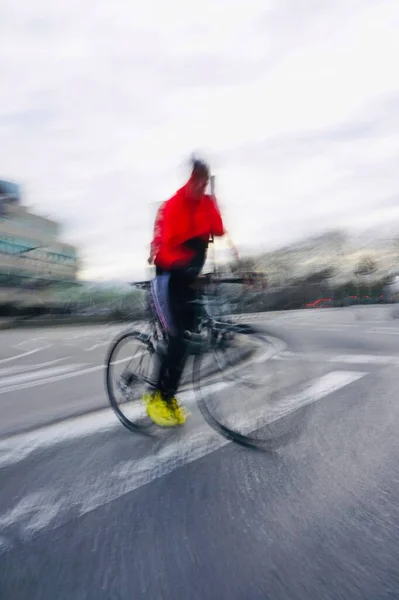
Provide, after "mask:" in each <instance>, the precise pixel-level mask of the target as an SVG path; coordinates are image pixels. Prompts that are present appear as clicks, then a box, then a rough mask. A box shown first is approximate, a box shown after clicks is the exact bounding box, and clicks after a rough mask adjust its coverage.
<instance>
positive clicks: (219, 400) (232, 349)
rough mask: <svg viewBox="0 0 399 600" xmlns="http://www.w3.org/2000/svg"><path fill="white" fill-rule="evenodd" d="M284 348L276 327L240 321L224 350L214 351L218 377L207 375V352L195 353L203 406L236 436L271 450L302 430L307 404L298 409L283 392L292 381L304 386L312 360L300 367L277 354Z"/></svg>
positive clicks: (223, 430) (210, 419) (224, 431)
mask: <svg viewBox="0 0 399 600" xmlns="http://www.w3.org/2000/svg"><path fill="white" fill-rule="evenodd" d="M284 348H285V342H284V340H283V339H282V338H281V337H277V336H276V334H275V333H273V334H272V335H269V334H267V333H266V332H265V331H263V332H262V331H256V330H255V329H254V328H252V327H250V326H240V328H237V332H236V333H235V334H234V340H231V343H229V344H227V345H226V348H225V350H223V347H222V348H221V349H220V348H219V349H217V350H216V352H215V353H214V357H215V359H216V360H215V363H216V364H217V365H218V367H219V377H218V378H216V377H213V378H209V377H205V374H206V368H205V364H204V363H205V360H206V354H205V355H201V356H196V357H195V359H194V370H193V379H194V386H195V390H196V393H197V402H198V407H199V409H200V411H201V413H202V415H203V417H204V418H205V420H206V421H207V423H208V424H209V425H210V426H211V427H212V428H213V429H215V430H216V431H217V432H218V433H220V434H221V435H223V436H224V437H225V438H227V439H229V440H232V441H234V442H237V443H240V444H243V445H245V446H252V447H257V448H264V449H269V450H270V449H275V448H277V447H278V446H280V445H284V444H286V443H287V442H289V441H291V440H292V439H293V438H294V437H295V435H296V433H297V432H298V433H299V431H300V430H301V428H302V425H303V418H304V416H305V412H306V410H307V409H306V407H305V408H304V409H303V410H299V411H293V410H292V403H291V402H290V401H289V402H288V403H286V402H285V401H284V402H283V398H284V399H285V398H286V397H287V398H288V399H289V397H290V391H291V389H292V383H293V381H295V385H296V386H299V387H300V385H301V383H306V381H307V380H308V374H307V365H305V364H302V365H301V369H300V370H299V371H298V369H297V367H296V366H295V365H294V364H291V363H289V362H287V361H285V360H281V361H280V360H275V359H278V358H279V356H280V355H281V353H282V352H283V350H284ZM238 349H239V350H238ZM240 355H241V356H240ZM235 361H236V364H235Z"/></svg>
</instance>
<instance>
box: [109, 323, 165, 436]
mask: <svg viewBox="0 0 399 600" xmlns="http://www.w3.org/2000/svg"><path fill="white" fill-rule="evenodd" d="M133 341H134V342H137V343H138V345H139V346H141V348H142V350H141V352H142V354H143V356H145V355H147V357H148V359H149V361H150V363H149V365H148V368H146V369H145V370H146V373H145V375H143V376H142V377H141V381H140V378H139V377H138V376H136V375H135V374H133V373H128V374H126V375H124V376H125V378H126V379H127V380H126V381H125V385H126V392H130V390H131V391H132V392H133V383H136V381H140V382H141V383H143V387H142V389H140V388H139V391H136V395H135V397H134V398H133V399H132V402H133V403H132V405H131V406H129V408H128V410H127V411H124V410H122V409H121V407H120V404H119V403H118V400H117V397H116V395H115V390H114V388H113V385H112V384H113V380H112V364H113V360H114V359H115V357H116V356H117V354H118V352H119V351H120V350H121V347H122V345H123V344H127V343H129V342H133ZM154 356H155V348H154V345H153V343H152V339H151V335H149V334H147V333H143V332H140V331H128V332H125V333H123V334H121V335H120V336H118V338H117V339H116V340H115V341H114V343H113V344H112V345H111V347H110V349H109V351H108V354H107V357H106V371H105V386H106V390H107V394H108V399H109V402H110V405H111V408H112V409H113V411H114V412H115V414H116V416H117V417H118V419H119V421H120V422H121V423H122V424H123V425H124V426H125V427H126V428H127V429H129V431H132V432H138V431H142V432H144V431H148V430H150V429H152V428H153V423H152V421H151V420H150V419H149V418H148V417H147V415H146V414H145V407H144V404H143V403H142V402H141V398H142V395H143V393H144V391H145V388H146V387H147V385H148V384H149V383H150V382H151V379H150V371H151V366H150V365H151V364H152V361H153V359H154ZM117 362H118V361H116V363H115V364H117ZM119 362H121V361H119ZM130 375H132V381H131V382H130V384H129V385H128V381H129V377H130ZM126 413H127V414H126ZM129 413H130V416H129Z"/></svg>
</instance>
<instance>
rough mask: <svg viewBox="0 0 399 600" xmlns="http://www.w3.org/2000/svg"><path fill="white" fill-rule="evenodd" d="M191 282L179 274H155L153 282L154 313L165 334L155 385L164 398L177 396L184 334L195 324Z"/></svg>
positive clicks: (190, 279)
mask: <svg viewBox="0 0 399 600" xmlns="http://www.w3.org/2000/svg"><path fill="white" fill-rule="evenodd" d="M193 281H194V279H193V278H192V277H188V276H187V275H186V274H185V273H183V272H181V271H162V272H161V271H158V275H157V276H156V277H155V280H154V281H153V282H152V297H153V301H154V305H155V310H156V312H157V315H158V318H159V320H160V322H161V325H162V327H163V328H164V329H165V331H166V332H167V334H168V344H167V348H166V353H165V354H164V355H163V356H162V357H161V364H160V368H159V373H158V378H157V385H156V387H157V389H159V390H160V391H161V392H162V395H163V396H164V398H166V399H168V398H172V397H173V396H174V395H175V394H176V392H177V390H178V387H179V383H180V379H181V375H182V373H183V369H184V365H185V362H186V358H187V348H186V343H185V341H184V331H185V330H189V331H191V330H192V329H193V327H194V323H195V306H194V305H192V304H189V302H190V301H191V300H194V299H195V298H196V292H195V290H194V289H193V288H192V283H193Z"/></svg>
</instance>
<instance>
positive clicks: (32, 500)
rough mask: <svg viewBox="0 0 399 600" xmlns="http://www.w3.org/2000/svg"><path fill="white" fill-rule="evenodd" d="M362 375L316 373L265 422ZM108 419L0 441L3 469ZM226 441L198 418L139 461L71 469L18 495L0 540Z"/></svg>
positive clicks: (92, 505) (3, 519)
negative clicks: (95, 470) (64, 475)
mask: <svg viewBox="0 0 399 600" xmlns="http://www.w3.org/2000/svg"><path fill="white" fill-rule="evenodd" d="M364 375H366V373H364V372H353V371H335V372H331V373H328V374H327V375H324V376H322V377H319V378H317V379H315V380H313V381H311V382H310V384H309V385H308V387H307V388H306V389H305V390H303V391H302V392H299V393H296V394H293V395H291V396H288V397H287V398H285V400H283V401H282V402H281V403H279V406H278V407H277V408H276V409H274V410H273V411H272V412H270V407H267V410H268V414H267V415H266V419H265V422H271V421H273V420H275V419H276V418H279V417H281V416H283V415H286V414H288V413H290V412H292V411H294V410H296V409H298V408H299V407H301V406H304V405H306V404H310V403H314V402H317V401H318V400H321V399H323V398H325V397H326V396H328V395H329V394H331V393H333V392H336V391H338V390H340V389H341V388H343V387H345V386H347V385H349V384H350V383H352V382H354V381H356V380H358V379H360V378H362V377H364ZM186 401H187V399H186ZM110 417H111V413H110V411H102V412H101V414H97V415H90V416H88V417H86V418H81V419H73V420H70V421H68V422H65V423H62V424H60V425H53V426H50V427H47V428H43V429H41V430H37V431H36V432H32V433H30V434H23V435H19V436H15V437H13V438H9V439H8V440H4V441H3V442H0V453H1V452H2V453H3V455H2V457H1V462H0V465H1V466H3V467H4V466H8V465H11V464H14V463H16V462H19V461H20V460H23V459H24V458H26V456H28V455H29V454H31V452H33V451H34V450H36V449H38V448H43V447H46V446H52V445H54V444H57V443H59V442H60V441H65V440H67V439H73V438H76V437H79V436H82V435H83V436H86V435H88V434H89V433H93V432H94V431H100V430H104V429H109V428H110V427H114V426H115V427H121V425H120V424H119V423H118V424H116V423H114V424H111V423H110ZM114 421H115V417H114ZM229 443H230V442H229V441H228V440H226V439H225V438H223V437H221V436H220V435H219V434H217V433H216V432H215V431H214V430H213V429H211V428H209V427H208V426H207V425H206V424H205V423H204V422H203V421H201V422H200V425H199V426H198V427H196V429H190V428H189V427H188V428H187V433H186V434H185V435H183V436H179V439H177V440H176V438H172V441H171V442H170V443H166V444H165V445H163V446H162V447H161V448H160V450H159V451H158V452H157V453H156V454H153V455H150V456H146V457H144V458H142V459H139V460H137V458H132V459H129V460H125V461H122V462H119V463H118V464H116V466H114V467H113V468H112V469H110V471H109V472H108V473H105V472H104V471H101V473H99V474H95V475H91V474H90V473H86V471H84V472H83V471H82V472H80V473H79V472H78V473H75V474H74V483H73V485H71V484H70V482H68V480H65V479H64V478H58V479H56V480H54V479H52V480H51V484H49V485H48V486H46V487H44V488H42V489H40V490H37V491H31V492H30V493H28V494H26V495H25V496H23V497H22V498H19V499H17V500H16V502H15V504H14V505H13V506H12V507H10V508H9V509H8V510H6V511H5V512H4V513H3V514H1V515H0V533H1V534H2V535H4V536H5V537H3V543H5V544H7V534H8V533H11V534H12V528H13V527H16V526H17V527H18V533H19V534H20V535H21V536H22V537H23V538H24V537H25V538H27V537H29V536H30V535H31V534H32V532H37V531H40V530H42V529H46V528H47V527H51V526H53V525H59V524H60V522H65V521H66V520H68V519H69V518H71V517H72V516H76V515H84V514H87V513H89V512H91V511H93V510H95V509H96V508H98V507H100V506H102V505H104V504H106V503H109V502H111V501H113V500H116V499H117V498H119V497H121V496H122V495H125V494H127V493H129V492H132V491H134V490H136V489H138V488H139V487H141V486H143V485H145V484H148V483H150V482H151V481H154V480H155V479H158V478H160V477H163V476H165V475H167V474H168V473H170V472H172V471H174V470H175V469H177V468H179V467H181V466H184V465H186V464H189V463H192V462H193V461H196V460H198V459H200V458H202V457H203V456H206V455H208V454H210V453H212V452H214V451H216V450H218V449H219V448H221V447H223V446H226V445H227V444H229ZM11 538H12V535H11Z"/></svg>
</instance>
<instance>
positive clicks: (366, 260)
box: [353, 256, 377, 298]
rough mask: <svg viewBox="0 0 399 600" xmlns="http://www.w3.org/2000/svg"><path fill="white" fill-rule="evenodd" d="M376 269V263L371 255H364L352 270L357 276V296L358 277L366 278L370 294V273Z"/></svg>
mask: <svg viewBox="0 0 399 600" xmlns="http://www.w3.org/2000/svg"><path fill="white" fill-rule="evenodd" d="M376 271H377V263H376V262H375V260H374V259H373V258H371V256H364V257H363V258H362V259H361V260H360V261H359V263H358V264H357V265H356V267H355V268H354V270H353V273H354V275H356V277H357V295H358V298H359V279H360V277H367V278H368V288H369V290H368V291H369V296H370V295H371V286H370V275H372V274H373V273H375V272H376Z"/></svg>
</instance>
